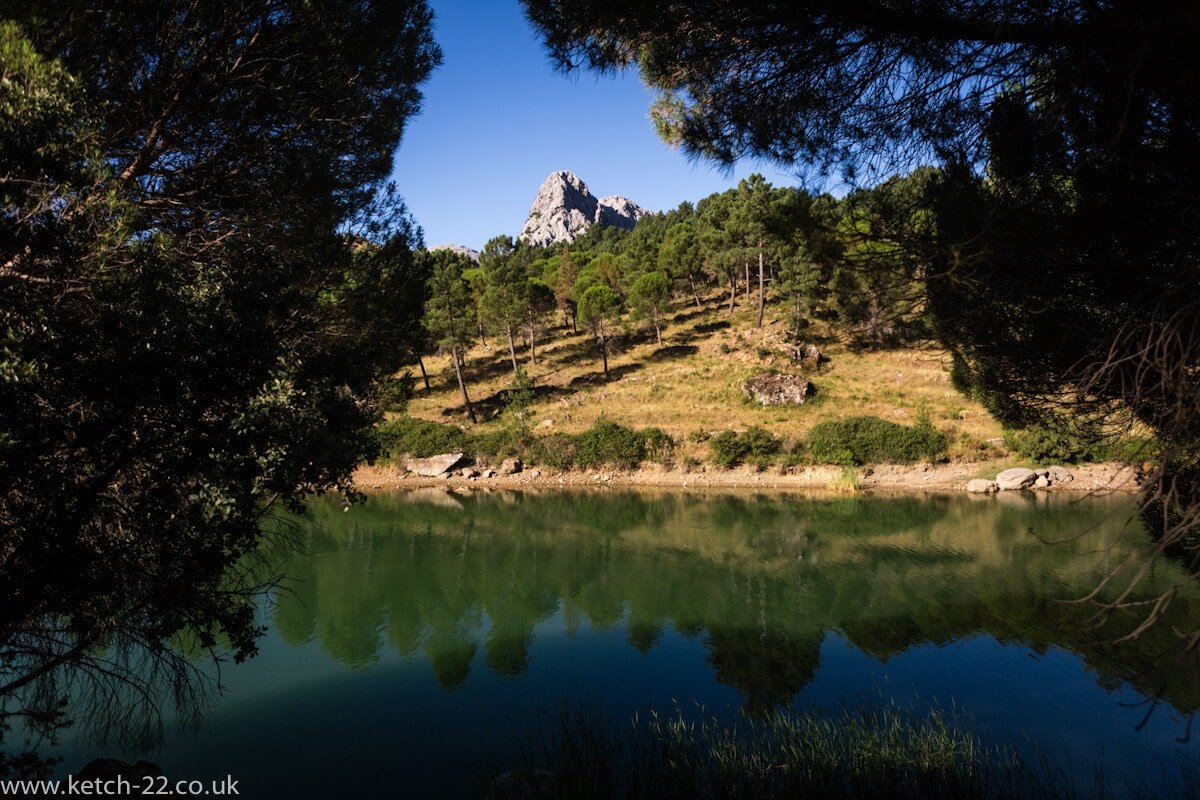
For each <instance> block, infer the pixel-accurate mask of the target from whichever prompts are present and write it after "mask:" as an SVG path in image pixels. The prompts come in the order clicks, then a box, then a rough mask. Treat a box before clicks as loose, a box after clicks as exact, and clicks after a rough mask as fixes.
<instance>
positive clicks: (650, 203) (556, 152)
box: [393, 0, 795, 249]
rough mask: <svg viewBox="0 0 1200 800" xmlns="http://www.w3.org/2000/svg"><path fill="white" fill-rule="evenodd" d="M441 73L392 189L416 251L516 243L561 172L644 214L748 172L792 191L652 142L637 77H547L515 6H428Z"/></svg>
mask: <svg viewBox="0 0 1200 800" xmlns="http://www.w3.org/2000/svg"><path fill="white" fill-rule="evenodd" d="M431 5H432V7H433V10H434V14H435V19H434V36H435V38H436V39H437V41H438V44H439V45H441V48H442V52H443V63H442V66H441V67H440V68H438V69H437V70H436V71H435V72H434V74H433V77H432V78H430V80H429V81H428V82H427V83H425V84H424V86H423V87H422V88H423V91H424V95H425V101H424V107H423V109H422V111H421V113H420V115H419V116H417V117H415V118H413V119H412V120H410V121H409V122H408V125H407V127H406V129H405V133H404V139H403V140H402V141H401V143H400V150H399V152H398V153H397V154H396V162H395V170H394V175H393V177H394V179H395V181H396V184H397V186H398V188H399V189H400V193H401V194H402V195H403V196H404V199H405V201H406V202H407V203H408V207H409V210H410V211H411V212H412V214H413V216H415V217H416V219H417V222H418V223H420V225H421V227H422V228H424V230H425V242H426V243H427V244H429V245H435V244H462V245H466V246H468V247H473V248H476V249H479V248H480V247H481V246H482V245H483V243H484V242H485V241H487V240H488V239H490V238H491V237H492V236H495V235H497V234H501V233H505V234H509V235H511V236H516V235H517V234H518V233H520V231H521V226H522V225H523V224H524V223H525V216H526V215H527V214H528V213H529V205H530V203H532V202H533V197H534V195H535V194H536V193H537V189H538V186H540V185H541V183H542V181H543V180H545V178H546V176H547V175H549V174H550V173H551V172H554V171H555V170H560V169H567V170H571V171H572V172H574V173H575V174H576V175H578V176H579V177H580V178H582V179H583V181H584V182H585V183H586V184H587V185H588V188H589V189H590V190H591V191H592V193H593V194H594V195H596V196H597V197H603V196H605V195H610V194H620V195H625V196H626V197H628V198H630V199H631V200H633V201H634V202H636V203H638V204H639V205H642V206H644V207H645V208H648V209H650V210H652V211H663V210H669V209H672V208H675V207H676V206H678V205H679V203H680V202H682V201H684V200H691V201H696V200H699V199H700V198H702V197H704V196H706V195H709V194H711V193H712V192H716V191H724V190H725V189H727V188H729V187H730V186H734V185H736V184H737V181H738V179H739V178H743V177H745V176H746V175H749V174H750V173H752V172H762V173H763V174H764V175H766V176H767V180H769V181H770V182H771V183H773V184H775V185H791V184H794V183H795V181H794V180H793V178H792V177H791V176H790V175H789V174H787V173H786V172H781V171H779V170H777V169H776V168H774V167H773V166H771V165H760V164H744V165H743V164H739V165H738V167H737V169H736V170H735V172H734V173H733V175H727V174H722V173H721V171H720V170H718V169H717V168H715V167H713V166H711V165H709V164H693V163H691V162H689V161H688V160H687V159H686V158H684V157H683V156H682V155H681V154H680V153H678V152H677V151H674V150H671V149H670V148H668V147H667V146H666V145H664V144H663V143H662V142H661V141H660V140H659V139H658V137H657V136H655V134H654V128H653V126H652V125H651V123H650V118H649V107H650V102H651V100H652V97H651V95H650V93H649V92H647V91H646V89H645V88H644V87H643V86H642V84H641V81H640V80H639V79H638V77H637V75H636V74H635V73H632V72H631V73H627V74H624V75H620V76H617V77H603V76H596V75H594V74H592V73H586V72H583V73H579V74H576V75H571V76H564V75H563V74H561V73H560V72H557V71H555V70H554V69H553V67H552V65H551V63H550V61H549V59H548V58H547V56H546V53H545V50H544V49H543V48H542V46H541V43H540V42H538V40H537V39H536V38H535V36H534V34H533V30H532V29H531V28H530V27H529V24H528V23H527V22H526V21H525V18H524V16H523V15H522V13H521V6H520V4H519V3H518V2H517V0H433V2H432V3H431Z"/></svg>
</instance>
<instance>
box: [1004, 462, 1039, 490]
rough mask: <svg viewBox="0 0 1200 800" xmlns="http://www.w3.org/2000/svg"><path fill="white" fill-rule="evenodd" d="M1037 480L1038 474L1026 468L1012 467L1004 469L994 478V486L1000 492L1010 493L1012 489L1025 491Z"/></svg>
mask: <svg viewBox="0 0 1200 800" xmlns="http://www.w3.org/2000/svg"><path fill="white" fill-rule="evenodd" d="M1037 479H1038V474H1037V473H1036V472H1034V471H1033V470H1031V469H1027V468H1026V467H1013V468H1012V469H1006V470H1004V472H1001V473H1000V474H999V475H997V476H996V485H997V486H999V487H1000V490H1001V491H1011V490H1013V489H1027V488H1029V487H1030V486H1032V485H1033V482H1034V481H1036V480H1037Z"/></svg>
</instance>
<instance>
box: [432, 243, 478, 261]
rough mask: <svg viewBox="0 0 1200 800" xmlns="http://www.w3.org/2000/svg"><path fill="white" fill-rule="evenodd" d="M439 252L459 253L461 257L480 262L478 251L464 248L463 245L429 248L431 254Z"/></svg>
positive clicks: (438, 245)
mask: <svg viewBox="0 0 1200 800" xmlns="http://www.w3.org/2000/svg"><path fill="white" fill-rule="evenodd" d="M438 250H449V251H450V252H452V253H458V254H459V255H460V256H466V257H467V258H469V259H471V260H472V261H478V260H479V251H478V250H472V249H471V248H469V247H464V246H462V245H461V244H435V245H434V246H433V247H431V248H429V252H431V253H433V252H436V251H438Z"/></svg>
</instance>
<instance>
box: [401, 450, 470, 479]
mask: <svg viewBox="0 0 1200 800" xmlns="http://www.w3.org/2000/svg"><path fill="white" fill-rule="evenodd" d="M462 460H463V454H462V453H443V454H442V455H438V456H430V457H429V458H410V459H409V460H408V463H406V464H405V465H404V466H405V468H406V469H407V470H408V471H409V472H415V473H416V474H418V475H420V476H421V477H422V478H436V477H438V476H439V475H445V474H446V473H447V472H449V471H450V470H452V469H454V468H455V467H457V466H458V465H459V463H461V462H462Z"/></svg>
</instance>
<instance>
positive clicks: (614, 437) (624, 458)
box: [575, 417, 646, 469]
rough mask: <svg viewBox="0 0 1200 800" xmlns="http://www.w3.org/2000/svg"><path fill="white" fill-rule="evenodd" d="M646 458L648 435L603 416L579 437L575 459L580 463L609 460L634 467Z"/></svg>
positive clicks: (576, 438) (577, 463) (593, 464)
mask: <svg viewBox="0 0 1200 800" xmlns="http://www.w3.org/2000/svg"><path fill="white" fill-rule="evenodd" d="M645 460H646V436H645V434H644V432H638V431H634V430H631V429H629V428H626V427H624V426H623V425H618V424H617V423H615V422H610V421H609V420H607V419H605V418H604V417H601V418H600V419H598V420H596V424H595V425H593V426H592V427H591V428H589V429H588V430H586V431H584V432H583V433H581V434H579V435H578V436H576V437H575V463H576V465H577V466H580V467H585V468H586V467H598V466H601V465H604V464H609V465H612V466H614V467H628V468H629V469H633V468H635V467H637V466H638V465H639V464H641V463H642V462H643V461H645Z"/></svg>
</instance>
